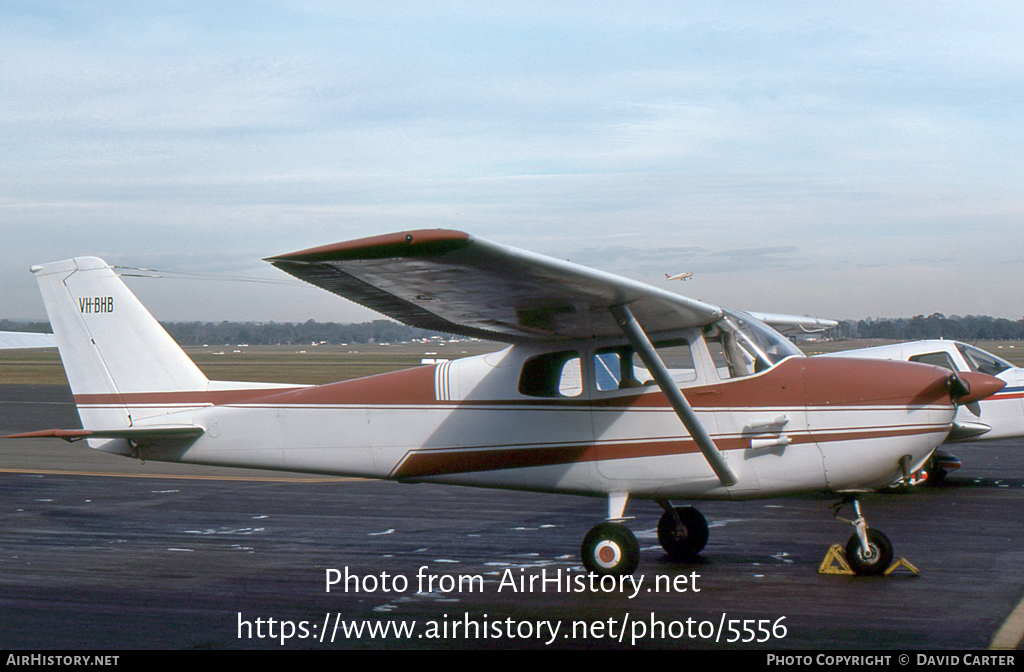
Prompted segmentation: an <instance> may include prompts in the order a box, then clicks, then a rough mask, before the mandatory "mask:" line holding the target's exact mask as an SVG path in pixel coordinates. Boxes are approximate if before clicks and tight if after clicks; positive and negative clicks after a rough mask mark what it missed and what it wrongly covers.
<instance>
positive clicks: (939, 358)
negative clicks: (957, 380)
mask: <svg viewBox="0 0 1024 672" xmlns="http://www.w3.org/2000/svg"><path fill="white" fill-rule="evenodd" d="M910 361H911V362H920V363H921V364H931V365H932V366H941V367H942V368H944V369H949V370H950V371H956V364H954V363H953V358H952V357H950V356H949V353H948V352H928V353H925V354H923V355H914V356H912V357H910Z"/></svg>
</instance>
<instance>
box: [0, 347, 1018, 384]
mask: <svg viewBox="0 0 1024 672" xmlns="http://www.w3.org/2000/svg"><path fill="white" fill-rule="evenodd" d="M892 342H893V341H882V340H848V341H826V342H821V343H809V344H805V345H803V346H801V347H802V349H803V350H804V352H805V353H807V354H808V355H816V354H826V353H829V352H837V351H840V350H851V349H853V348H867V347H871V346H875V345H885V344H888V343H892ZM974 345H977V346H978V347H980V348H982V349H983V350H988V351H989V352H991V353H993V354H995V355H997V356H999V357H1002V358H1003V359H1005V360H1007V361H1009V362H1010V363H1012V364H1014V365H1015V366H1024V342H1021V341H981V342H979V343H975V344H974ZM501 347H503V346H502V345H501V344H499V343H487V342H483V341H467V342H462V343H449V344H445V345H436V344H431V345H421V344H413V343H403V344H396V345H372V344H371V345H355V346H341V345H320V346H306V347H302V346H290V345H288V346H285V345H278V346H249V347H243V346H239V347H230V346H215V347H190V348H186V349H185V350H186V352H187V353H188V354H189V356H190V357H191V358H192V360H193V361H195V363H196V365H197V366H198V367H199V368H200V369H202V371H203V373H205V374H206V376H207V377H208V378H210V379H212V380H242V381H258V382H268V383H296V384H307V385H321V384H324V383H332V382H335V381H339V380H349V379H351V378H359V377H361V376H370V375H374V374H378V373H386V372H388V371H397V370H399V369H405V368H408V367H411V366H419V364H420V361H421V360H423V359H428V358H447V359H458V358H460V357H467V356H470V355H477V354H481V353H484V352H491V351H494V350H498V349H500V348H501ZM0 384H34V385H66V384H67V379H66V378H65V377H64V368H63V366H62V365H61V362H60V357H59V356H58V355H57V351H56V350H52V349H49V350H8V351H5V352H2V353H0Z"/></svg>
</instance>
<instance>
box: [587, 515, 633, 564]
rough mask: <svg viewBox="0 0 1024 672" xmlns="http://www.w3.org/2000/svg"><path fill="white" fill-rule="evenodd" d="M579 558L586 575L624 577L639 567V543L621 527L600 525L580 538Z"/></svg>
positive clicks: (617, 525) (610, 524) (614, 524)
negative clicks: (590, 573)
mask: <svg viewBox="0 0 1024 672" xmlns="http://www.w3.org/2000/svg"><path fill="white" fill-rule="evenodd" d="M580 556H581V557H582V558H583V566H584V567H586V568H587V571H589V572H592V573H594V574H601V575H611V576H625V575H627V574H632V573H633V572H635V571H636V568H637V565H639V564H640V543H639V542H637V540H636V536H634V534H633V533H632V532H631V531H630V529H629V528H628V527H626V526H625V525H623V524H621V523H601V524H600V525H598V526H596V527H594V528H593V529H591V530H590V532H587V536H585V537H583V545H582V546H581V547H580Z"/></svg>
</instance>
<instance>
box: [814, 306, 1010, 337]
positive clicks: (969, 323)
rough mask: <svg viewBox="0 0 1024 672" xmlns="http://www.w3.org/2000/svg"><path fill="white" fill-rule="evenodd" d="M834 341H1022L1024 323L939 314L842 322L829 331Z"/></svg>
mask: <svg viewBox="0 0 1024 672" xmlns="http://www.w3.org/2000/svg"><path fill="white" fill-rule="evenodd" d="M831 335H832V336H833V337H835V338H885V339H891V340H897V341H916V340H920V339H925V338H946V339H955V340H960V341H1019V340H1024V319H1020V320H1016V321H1013V320H1008V319H1006V318H1002V317H988V316H986V315H968V316H967V317H960V316H959V315H950V316H949V317H946V316H945V315H943V314H942V313H932V314H931V315H928V316H927V317H925V316H924V315H915V316H914V317H911V318H905V317H898V318H892V319H872V318H868V319H866V320H856V321H855V320H843V321H842V322H840V323H839V326H838V327H836V328H834V329H832V330H831Z"/></svg>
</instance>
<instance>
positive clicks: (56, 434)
mask: <svg viewBox="0 0 1024 672" xmlns="http://www.w3.org/2000/svg"><path fill="white" fill-rule="evenodd" d="M204 432H206V429H205V428H203V427H200V426H199V425H155V426H152V427H127V428H124V429H43V430H40V431H37V432H25V433H23V434H12V435H10V436H5V437H2V438H5V439H43V438H54V439H64V440H65V441H68V442H71V441H78V440H80V439H128V440H134V441H142V442H146V441H155V440H160V439H194V438H196V437H197V436H201V435H202V434H203V433H204Z"/></svg>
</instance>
